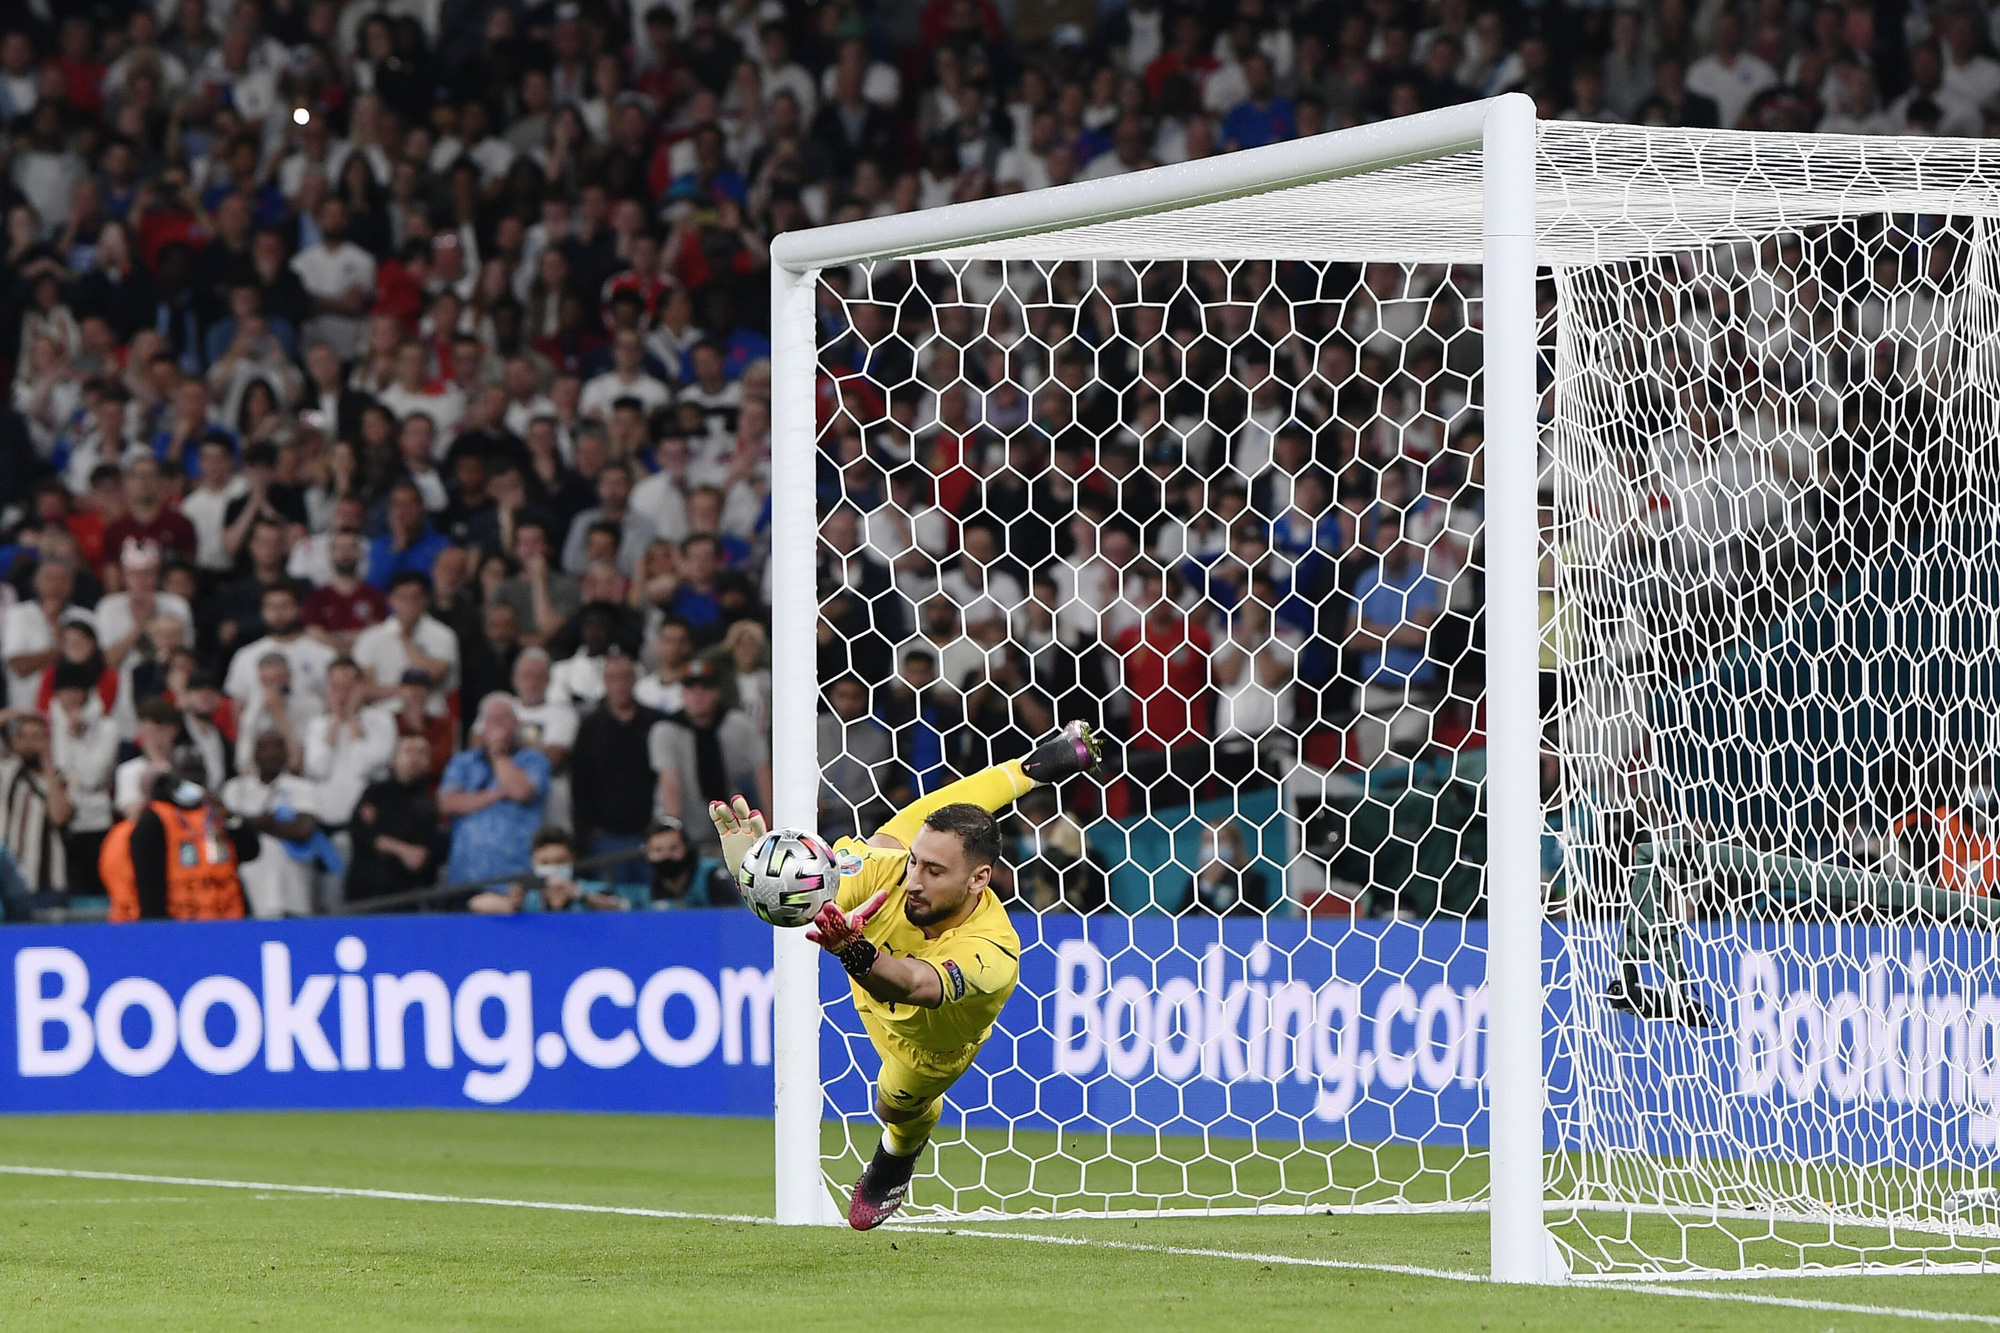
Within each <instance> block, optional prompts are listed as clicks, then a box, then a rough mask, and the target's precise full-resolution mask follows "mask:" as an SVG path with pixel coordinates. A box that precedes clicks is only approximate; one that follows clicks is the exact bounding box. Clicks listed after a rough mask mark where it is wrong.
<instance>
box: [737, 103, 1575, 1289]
mask: <svg viewBox="0 0 2000 1333" xmlns="http://www.w3.org/2000/svg"><path fill="white" fill-rule="evenodd" d="M1475 151H1476V152H1479V153H1480V155H1481V159H1480V162H1481V195H1482V197H1481V214H1482V218H1483V227H1482V245H1483V255H1482V263H1483V270H1484V274H1483V296H1484V305H1483V318H1484V334H1485V336H1484V340H1483V341H1484V356H1485V361H1484V421H1485V427H1486V497H1487V498H1486V506H1487V507H1486V587H1487V602H1486V608H1485V616H1486V636H1487V642H1486V654H1487V659H1486V660H1487V687H1486V688H1487V745H1488V761H1489V766H1488V778H1489V781H1488V782H1487V813H1488V828H1489V836H1488V852H1487V856H1488V861H1487V893H1488V904H1489V905H1488V925H1487V932H1488V933H1487V941H1488V947H1487V954H1486V958H1487V987H1488V995H1489V1004H1490V1009H1489V1019H1488V1021H1489V1024H1490V1027H1489V1037H1488V1051H1489V1063H1488V1068H1489V1071H1490V1077H1489V1079H1488V1082H1487V1085H1486V1089H1485V1092H1486V1098H1487V1108H1488V1126H1489V1155H1490V1171H1491V1186H1490V1195H1489V1204H1488V1211H1489V1221H1490V1233H1491V1239H1490V1244H1491V1260H1492V1269H1491V1271H1492V1277H1493V1279H1494V1280H1495V1281H1500V1282H1515V1283H1541V1282H1550V1281H1556V1280H1559V1279H1560V1270H1559V1267H1558V1264H1559V1261H1557V1260H1555V1259H1554V1258H1553V1257H1552V1256H1553V1246H1552V1245H1551V1243H1550V1241H1549V1239H1548V1233H1547V1228H1546V1224H1545V1221H1544V1216H1543V1203H1544V1188H1545V1184H1544V1182H1545V1174H1544V1162H1543V1118H1544V1108H1545V1102H1546V1087H1545V1073H1544V1070H1543V1065H1542V1059H1543V1055H1542V1026H1543V1000H1542V965H1543V962H1544V960H1543V958H1542V917H1543V906H1542V896H1541V879H1540V863H1539V855H1540V846H1539V841H1540V836H1541V828H1542V808H1541V794H1540V793H1541V783H1540V755H1539V751H1540V730H1541V727H1540V702H1539V692H1538V679H1537V669H1538V649H1539V644H1538V638H1539V629H1538V620H1537V605H1536V594H1537V586H1536V585H1537V564H1538V551H1537V533H1536V521H1537V517H1536V516H1537V510H1536V485H1537V475H1536V473H1537V431H1536V401H1537V394H1536V382H1535V377H1536V318H1535V315H1536V312H1535V280H1536V253H1535V173H1536V122H1535V107H1534V102H1533V100H1532V99H1530V98H1529V97H1527V96H1526V95H1524V94H1521V93H1510V94H1507V95H1505V96H1502V97H1497V98H1491V99H1487V100H1484V101H1478V102H1471V103H1467V104H1464V105H1462V106H1456V107H1448V108H1444V109H1442V110H1438V111H1430V112H1425V113H1423V114H1421V115H1415V116H1408V117H1405V118H1403V119H1400V120H1392V121H1384V122H1380V123H1377V124H1373V125H1364V126H1358V127H1356V128H1353V129H1347V130H1337V131H1334V132H1332V133H1328V134H1322V135H1317V136H1314V137H1313V138H1310V139H1301V140H1294V141H1292V142H1288V143H1279V144H1271V145H1268V146H1266V147H1262V148H1253V149H1248V150H1245V151H1242V152H1237V153H1231V154H1228V155H1226V156H1221V157H1213V158H1207V159H1202V160H1199V161H1191V162H1185V163H1180V164H1178V165H1174V166H1167V167H1157V168H1154V169H1152V170H1148V171H1140V172H1134V173H1131V174H1129V175H1124V176H1114V177H1110V178H1107V179H1104V180H1097V181H1087V182H1080V183H1077V184H1072V185H1065V186H1060V187H1057V188H1053V189H1046V190H1038V191H1032V192H1028V193H1022V194H1015V195H1006V196H1002V197H999V198H994V199H983V200H978V201H974V202H969V203H963V204H953V205H950V206H947V207H944V208H937V209H931V210H926V211H922V212H915V213H905V214H899V215H895V216H890V217H884V218H877V219H870V220H866V221H860V222H848V223H840V224H836V225H833V226H828V227H820V228H816V229H813V230H810V231H798V232H788V233H786V234H784V235H781V236H779V237H777V238H776V239H774V240H773V241H772V243H771V349H772V353H771V364H772V383H771V464H772V466H771V517H772V522H771V533H772V537H771V561H772V566H771V572H772V579H771V582H772V607H771V612H772V629H771V648H772V659H773V661H774V662H776V663H778V664H779V669H778V670H777V671H776V672H775V674H774V677H773V682H772V700H771V724H772V725H771V733H772V756H771V758H772V786H773V791H772V805H773V808H772V815H773V818H774V819H775V821H776V822H777V824H778V825H779V826H782V827H792V828H815V827H816V826H817V818H818V817H817V802H818V793H819V783H820V766H819V755H818V753H817V734H818V733H817V726H816V722H815V716H816V711H817V701H818V694H819V682H818V681H817V679H816V678H815V675H814V673H813V672H811V671H810V670H804V671H801V670H787V669H785V664H803V663H810V662H812V661H814V660H815V627H816V624H817V620H818V616H819V607H818V604H817V597H816V593H815V588H814V580H815V568H816V552H817V545H818V536H819V521H818V514H817V511H816V502H815V493H814V477H815V471H816V469H815V454H816V451H817V449H818V438H817V436H818V432H817V428H816V422H815V384H816V375H817V366H818V356H817V347H816V340H815V331H816V324H815V304H816V301H815V295H816V287H817V283H818V278H819V274H820V273H821V272H822V271H823V270H825V269H828V268H833V267H838V266H841V265H845V264H850V263H855V262H858V261H862V260H874V259H894V258H903V257H912V256H919V255H924V254H930V253H935V252H938V251H942V250H947V249H956V248H959V247H964V246H970V245H977V244H979V243H982V242H988V243H990V242H995V241H1000V240H1005V239H1008V238H1012V237H1018V236H1023V235H1028V234H1032V233H1038V232H1057V231H1063V230H1068V229H1070V228H1075V227H1081V226H1088V225H1090V224H1093V223H1100V222H1109V221H1114V220H1117V219H1123V218H1132V217H1137V216H1141V215H1145V214H1148V213H1164V212H1170V211H1174V210H1178V209H1182V208H1187V207H1191V206H1193V205H1197V204H1205V203H1212V202H1216V201H1219V200H1223V199H1231V198H1239V197H1242V196H1246V195H1255V194H1262V193H1267V192H1270V191H1274V190H1282V189H1287V188H1290V187H1294V186H1300V185H1308V184H1312V183H1315V182H1318V181H1324V180H1330V179H1334V178H1337V177H1343V176H1354V175H1360V174H1363V173H1366V172H1370V171H1378V170H1382V169H1384V168H1388V167H1394V166H1401V165H1405V164H1409V163H1414V162H1421V161H1426V160H1429V159H1433V158H1439V157H1445V156H1448V155H1453V154H1459V153H1466V152H1475ZM1214 257H1217V258H1228V257H1229V256H1214ZM818 955H819V950H818V948H817V947H816V946H814V945H813V944H811V943H809V942H808V941H807V940H806V939H805V937H804V934H803V932H801V931H796V930H779V931H775V932H774V937H773V943H772V966H773V970H774V974H775V989H776V997H775V1009H774V1014H773V1034H772V1035H773V1047H772V1054H773V1060H772V1066H773V1075H774V1084H775V1117H774V1119H775V1136H776V1143H775V1150H776V1168H777V1190H776V1201H775V1202H776V1219H777V1221H778V1222H779V1223H781V1224H788V1225H837V1224H838V1223H839V1222H840V1220H841V1219H840V1215H839V1212H838V1210H837V1208H836V1207H835V1205H834V1202H833V1199H832V1198H831V1196H830V1195H829V1193H828V1191H827V1188H826V1185H825V1181H824V1176H823V1173H822V1170H821V1165H820V1163H821V1158H820V1128H821V1119H822V1115H823V1105H824V1102H823V1096H824V1094H823V1090H822V1085H821V1073H820V1024H821V1008H820V1000H819V956H818Z"/></svg>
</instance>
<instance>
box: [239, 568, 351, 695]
mask: <svg viewBox="0 0 2000 1333" xmlns="http://www.w3.org/2000/svg"><path fill="white" fill-rule="evenodd" d="M258 609H259V611H260V612H261V613H262V614H263V617H264V628H265V629H266V630H267V631H268V633H266V634H265V635H264V637H263V638H261V639H259V640H257V641H256V642H255V643H249V644H245V645H244V646H243V647H241V648H239V649H237V650H236V656H234V657H232V658H231V659H229V675H228V676H227V677H225V678H224V680H223V682H222V692H223V693H224V694H226V695H228V696H229V697H230V698H231V699H233V700H235V701H236V709H237V712H238V713H242V712H244V711H245V710H247V709H248V708H249V706H250V703H251V702H252V700H253V699H255V698H259V697H261V695H262V690H261V689H260V688H259V685H258V679H257V666H258V663H260V662H262V661H263V660H264V657H265V654H267V653H276V654H278V656H280V657H282V658H284V659H285V664H286V665H287V666H289V667H290V668H291V670H292V693H293V694H295V695H300V696H303V697H304V698H306V699H309V700H311V701H312V702H313V703H314V704H315V705H316V706H317V707H322V708H323V707H325V706H326V669H327V668H328V667H330V666H332V665H333V659H334V657H335V655H336V654H335V653H334V651H333V649H331V648H329V647H328V646H327V645H325V644H323V643H321V642H320V641H319V640H318V639H315V638H313V637H312V636H311V635H309V634H307V633H306V632H305V622H304V620H302V619H301V618H300V616H299V595H298V592H297V591H296V590H295V589H294V588H293V587H292V585H291V584H289V583H273V584H271V585H270V586H269V587H267V588H265V589H264V595H263V598H262V599H261V600H260V601H259V603H258Z"/></svg>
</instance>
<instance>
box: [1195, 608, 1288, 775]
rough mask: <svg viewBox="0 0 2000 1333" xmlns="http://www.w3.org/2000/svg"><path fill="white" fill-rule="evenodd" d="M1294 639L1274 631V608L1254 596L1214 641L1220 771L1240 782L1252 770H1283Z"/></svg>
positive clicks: (1276, 772)
mask: <svg viewBox="0 0 2000 1333" xmlns="http://www.w3.org/2000/svg"><path fill="white" fill-rule="evenodd" d="M1297 660H1298V659H1297V652H1296V649H1295V647H1294V645H1293V644H1291V643H1289V642H1287V641H1286V639H1285V638H1283V637H1281V636H1280V635H1279V634H1278V633H1275V632H1274V631H1273V626H1272V623H1271V608H1270V607H1268V606H1266V605H1265V604H1264V602H1263V601H1262V600H1260V599H1258V598H1255V597H1252V598H1250V599H1249V600H1247V601H1245V602H1243V603H1242V604H1241V605H1240V606H1238V607H1237V608H1236V613H1235V614H1234V615H1233V616H1231V617H1230V620H1229V629H1228V632H1227V634H1226V635H1225V636H1224V637H1223V639H1222V642H1220V643H1219V644H1217V645H1216V647H1215V661H1214V663H1213V665H1212V668H1211V672H1212V675H1213V677H1214V681H1215V737H1216V742H1217V744H1216V754H1215V764H1216V776H1217V777H1218V778H1220V779H1221V780H1222V781H1224V782H1241V781H1243V780H1244V779H1246V778H1249V777H1251V776H1252V775H1253V774H1261V775H1262V776H1263V777H1264V778H1265V779H1267V780H1270V779H1275V778H1277V777H1280V776H1282V773H1283V759H1284V756H1285V754H1286V752H1288V751H1290V750H1293V749H1295V746H1294V744H1293V739H1292V736H1291V727H1292V713H1293V709H1292V686H1293V685H1294V683H1295V682H1296V680H1297V678H1298V676H1297Z"/></svg>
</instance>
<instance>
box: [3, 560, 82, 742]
mask: <svg viewBox="0 0 2000 1333" xmlns="http://www.w3.org/2000/svg"><path fill="white" fill-rule="evenodd" d="M75 587H76V571H75V569H74V567H73V566H71V565H70V564H69V562H67V561H64V560H48V559H45V560H43V561H42V562H41V564H40V565H39V566H37V567H36V569H35V579H34V593H35V595H34V598H33V599H32V600H29V601H20V602H16V603H15V604H14V605H13V606H11V607H9V608H7V618H6V620H5V621H4V622H0V657H4V658H5V659H6V662H7V706H8V707H9V708H25V709H33V708H34V707H36V705H37V703H38V702H39V696H40V694H41V689H42V672H43V671H44V670H46V669H47V668H48V667H49V666H51V665H53V664H54V662H55V660H56V657H57V651H56V626H57V625H58V624H60V623H61V621H62V619H63V617H64V615H66V614H68V613H69V610H70V604H69V603H70V595H71V593H72V592H73V591H74V589H75ZM79 613H80V614H83V615H86V616H87V615H88V614H89V613H88V612H83V611H81V610H80V609H79Z"/></svg>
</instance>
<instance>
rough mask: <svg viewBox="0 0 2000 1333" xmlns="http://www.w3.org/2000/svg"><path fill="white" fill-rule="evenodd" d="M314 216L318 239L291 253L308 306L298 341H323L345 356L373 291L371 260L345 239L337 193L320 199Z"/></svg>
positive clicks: (354, 344) (356, 340)
mask: <svg viewBox="0 0 2000 1333" xmlns="http://www.w3.org/2000/svg"><path fill="white" fill-rule="evenodd" d="M314 221H315V223H316V224H317V225H318V227H319V243H318V244H317V245H312V246H308V247H306V248H305V249H303V250H301V251H299V253H298V254H297V255H296V256H294V257H293V259H292V272H294V273H296V274H298V275H299V285H300V286H302V287H304V288H305V289H306V295H308V296H310V297H311V298H312V302H313V312H314V313H313V317H312V318H311V319H308V320H307V321H306V324H305V327H304V328H303V329H301V330H299V332H300V333H301V334H302V335H303V338H302V341H305V342H324V343H325V344H326V345H327V346H329V347H331V348H332V349H333V350H334V353H335V354H336V355H338V356H339V357H340V359H341V360H343V361H350V360H352V359H353V358H354V356H355V354H356V353H357V352H358V351H360V347H361V325H362V318H363V316H364V315H365V313H366V312H367V309H368V306H369V303H370V302H371V301H373V300H374V297H375V260H374V257H373V256H371V255H370V254H369V253H368V252H367V251H366V250H363V249H362V248H361V247H360V246H358V245H356V244H354V243H353V242H352V241H350V240H348V239H347V203H346V201H345V200H343V199H341V198H340V197H339V196H338V195H329V196H327V197H326V198H325V199H323V200H321V201H320V206H319V212H318V213H317V214H316V215H315V216H314Z"/></svg>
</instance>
